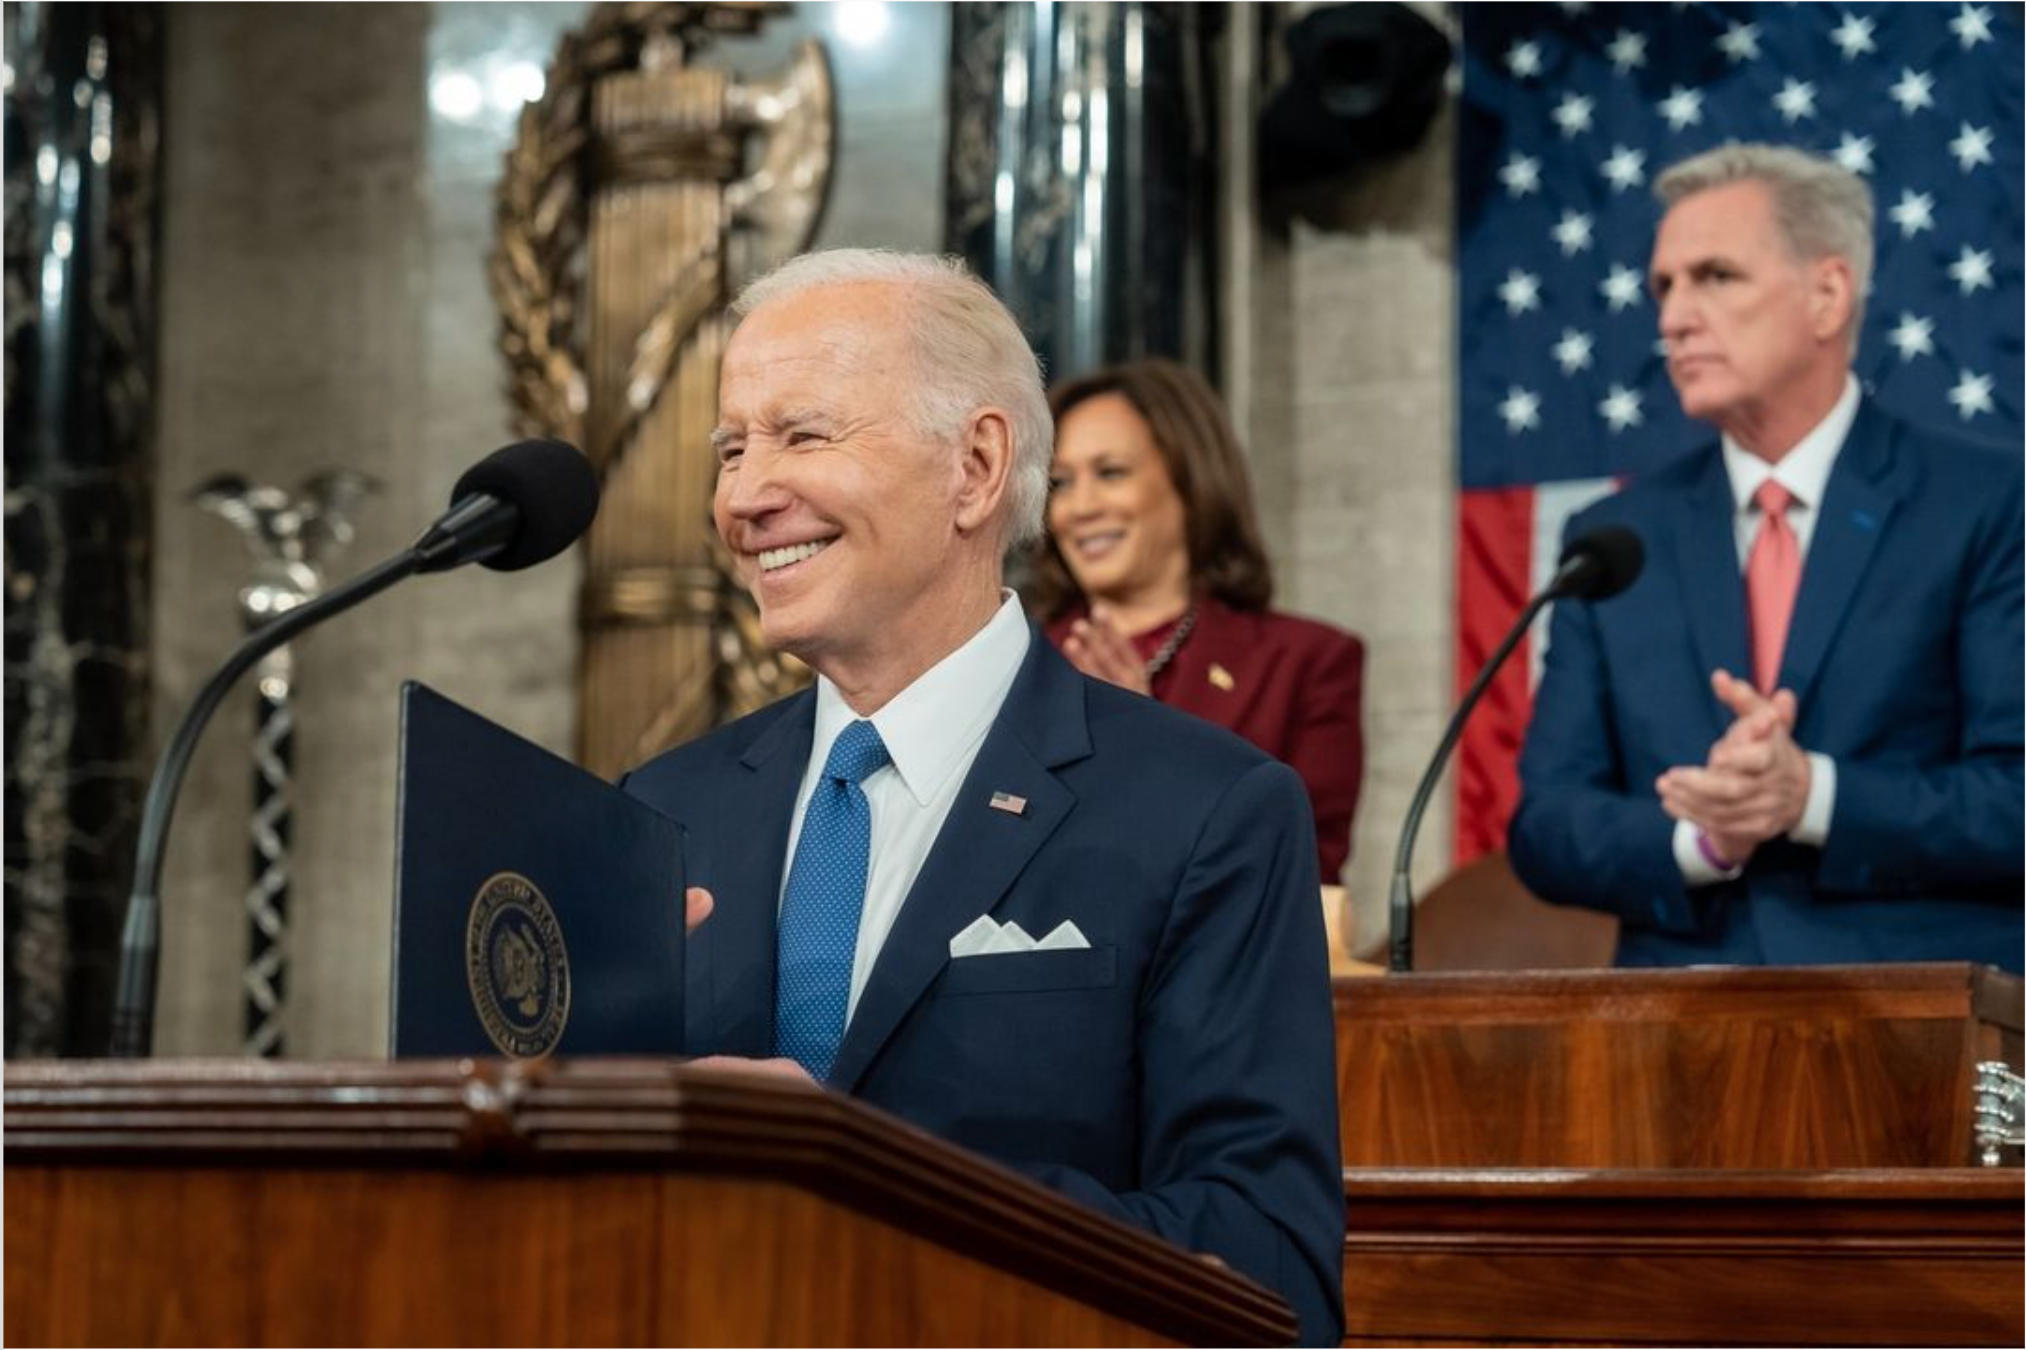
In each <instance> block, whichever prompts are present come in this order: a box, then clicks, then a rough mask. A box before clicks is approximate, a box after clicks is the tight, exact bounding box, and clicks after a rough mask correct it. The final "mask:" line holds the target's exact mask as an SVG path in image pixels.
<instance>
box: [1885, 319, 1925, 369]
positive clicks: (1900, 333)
mask: <svg viewBox="0 0 2026 1350" xmlns="http://www.w3.org/2000/svg"><path fill="white" fill-rule="evenodd" d="M1885 340H1886V341H1887V342H1890V343H1891V344H1892V345H1893V346H1894V347H1897V348H1898V349H1899V359H1900V360H1902V361H1911V360H1913V359H1914V358H1915V357H1916V356H1929V355H1932V354H1933V352H1934V349H1935V321H1934V320H1933V319H1923V318H1921V317H1919V316H1918V315H1914V314H1909V313H1906V312H1905V311H1904V310H1902V311H1901V312H1900V316H1899V323H1898V325H1897V326H1896V327H1894V328H1893V330H1892V331H1891V332H1890V333H1887V334H1886V335H1885Z"/></svg>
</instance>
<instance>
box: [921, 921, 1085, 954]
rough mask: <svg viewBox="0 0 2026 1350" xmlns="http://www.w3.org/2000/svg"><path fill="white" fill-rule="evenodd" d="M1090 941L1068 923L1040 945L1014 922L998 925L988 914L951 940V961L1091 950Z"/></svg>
mask: <svg viewBox="0 0 2026 1350" xmlns="http://www.w3.org/2000/svg"><path fill="white" fill-rule="evenodd" d="M1089 946H1090V939H1089V938H1087V937H1085V936H1084V935H1083V930H1082V929H1080V928H1078V927H1077V926H1076V925H1075V924H1074V923H1071V922H1070V921H1069V920H1068V919H1064V920H1063V921H1062V922H1061V923H1059V924H1057V925H1055V927H1054V929H1053V930H1052V931H1050V933H1049V934H1048V936H1047V937H1045V938H1042V939H1041V940H1040V941H1038V942H1037V941H1035V940H1034V938H1032V937H1031V936H1029V935H1028V932H1027V930H1026V929H1024V928H1022V927H1021V926H1020V925H1019V924H1017V923H1014V922H1012V921H1010V920H1009V921H1007V922H1006V923H1004V924H1000V923H997V922H995V921H994V920H993V918H992V916H991V915H989V914H980V915H979V916H978V917H977V918H976V919H974V920H973V921H972V922H971V923H970V924H968V925H967V926H966V927H965V928H964V931H963V932H961V933H959V934H957V935H956V936H955V937H953V938H951V939H950V957H951V959H952V960H955V959H957V958H959V957H965V956H1003V955H1007V954H1009V953H1013V952H1061V951H1073V950H1075V949H1077V948H1079V947H1089Z"/></svg>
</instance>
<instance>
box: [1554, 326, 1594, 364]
mask: <svg viewBox="0 0 2026 1350" xmlns="http://www.w3.org/2000/svg"><path fill="white" fill-rule="evenodd" d="M1590 346H1591V338H1590V335H1589V334H1588V333H1579V332H1577V331H1576V330H1575V329H1573V328H1564V329H1563V330H1562V340H1561V341H1560V342H1557V343H1556V344H1555V364H1556V365H1558V366H1560V367H1561V368H1562V374H1564V375H1573V374H1575V373H1576V372H1577V371H1579V370H1588V369H1589V368H1590Z"/></svg>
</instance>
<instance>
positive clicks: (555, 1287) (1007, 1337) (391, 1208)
mask: <svg viewBox="0 0 2026 1350" xmlns="http://www.w3.org/2000/svg"><path fill="white" fill-rule="evenodd" d="M135 1215H146V1216H149V1222H148V1223H147V1224H146V1225H145V1226H137V1225H135V1224H134V1223H133V1222H132V1220H133V1217H134V1216H135ZM7 1227H8V1235H7V1246H8V1261H9V1280H8V1283H9V1286H10V1288H9V1293H8V1299H7V1318H6V1322H7V1326H6V1332H7V1340H8V1342H9V1343H10V1344H33V1345H231V1344H239V1345H284V1346H285V1345H370V1346H406V1345H429V1346H454V1345H1108V1346H1109V1345H1121V1346H1123V1345H1171V1344H1175V1342H1173V1341H1168V1340H1164V1339H1162V1338H1160V1337H1158V1336H1155V1335H1153V1334H1152V1333H1150V1332H1149V1331H1147V1330H1146V1329H1145V1328H1142V1327H1137V1326H1135V1325H1133V1324H1132V1323H1130V1322H1127V1321H1123V1320H1121V1319H1119V1318H1116V1317H1112V1316H1110V1315H1108V1314H1106V1313H1104V1312H1103V1311H1101V1310H1099V1309H1096V1308H1092V1307H1089V1306H1087V1305H1083V1304H1080V1303H1077V1302H1075V1301H1073V1300H1069V1299H1064V1298H1062V1297H1060V1296H1058V1295H1056V1294H1054V1293H1052V1292H1051V1291H1048V1290H1046V1289H1043V1288H1041V1287H1039V1286H1036V1285H1034V1284H1032V1283H1030V1282H1028V1281H1025V1280H1023V1279H1021V1278H1019V1277H1018V1276H1016V1275H1014V1274H1012V1273H1010V1272H1007V1271H1004V1270H1000V1269H995V1268H993V1267H991V1266H989V1265H986V1264H985V1263H983V1262H980V1261H978V1260H975V1259H973V1258H971V1257H969V1256H966V1255H964V1254H962V1253H960V1252H956V1251H953V1250H950V1249H948V1248H943V1247H939V1246H934V1245H931V1244H926V1243H923V1242H920V1241H919V1240H917V1239H915V1238H913V1237H911V1236H910V1235H908V1234H906V1233H904V1232H902V1231H900V1230H898V1229H896V1228H893V1227H890V1226H888V1225H885V1224H883V1223H880V1222H878V1221H877V1220H874V1219H869V1218H867V1217H866V1216H864V1215H862V1214H855V1213H852V1212H850V1211H848V1210H845V1209H843V1208H841V1207H839V1206H837V1205H834V1204H831V1203H829V1202H827V1201H825V1200H823V1199H822V1198H820V1197H817V1196H813V1195H811V1194H809V1193H807V1192H806V1191H799V1190H797V1189H795V1188H793V1187H790V1186H786V1185H781V1184H774V1183H763V1182H745V1181H728V1180H723V1179H714V1178H710V1177H691V1176H670V1175H665V1174H663V1175H655V1174H651V1173H643V1174H588V1175H574V1176H567V1177H530V1176H525V1175H496V1176H471V1175H464V1174H458V1173H454V1172H444V1171H413V1172H404V1171H394V1172H382V1171H373V1172H357V1171H347V1170H338V1169H333V1170H301V1171H298V1170H283V1171H256V1170H250V1169H195V1170H179V1171H169V1170H164V1169H160V1168H93V1169H80V1170H69V1171H61V1172H59V1171H45V1170H43V1169H32V1168H31V1169H10V1170H9V1173H8V1177H7ZM30 1286H33V1287H36V1288H38V1289H39V1290H40V1294H39V1296H37V1297H20V1296H17V1289H18V1290H21V1291H25V1290H26V1289H27V1288H29V1287H30ZM38 1310H39V1313H40V1315H39V1316H38Z"/></svg>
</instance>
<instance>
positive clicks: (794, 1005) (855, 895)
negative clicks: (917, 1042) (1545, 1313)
mask: <svg viewBox="0 0 2026 1350" xmlns="http://www.w3.org/2000/svg"><path fill="white" fill-rule="evenodd" d="M889 762H890V757H889V756H888V755H887V753H886V743H885V742H883V741H881V740H880V739H879V730H878V728H876V727H874V726H873V725H872V723H870V722H853V723H852V724H851V725H850V726H848V727H846V728H845V729H844V731H843V732H842V733H841V734H840V735H839V736H838V737H837V740H836V741H835V743H833V744H832V745H831V747H830V758H829V759H828V760H827V761H826V762H825V763H824V765H823V777H822V778H821V779H820V780H819V781H818V782H817V784H816V791H815V792H814V793H813V794H812V795H811V796H810V798H809V809H808V811H807V812H806V813H804V815H803V817H802V835H801V837H800V838H799V839H797V840H796V841H795V861H794V864H793V865H792V866H791V867H790V868H789V869H788V890H787V893H786V894H785V895H784V896H783V897H782V899H781V922H780V950H779V957H778V960H777V961H776V962H775V967H774V1053H775V1054H777V1055H785V1056H786V1057H787V1058H789V1059H792V1060H794V1061H795V1062H796V1063H798V1064H800V1065H801V1066H802V1067H803V1068H805V1069H807V1070H808V1071H809V1074H810V1076H811V1077H812V1078H814V1079H815V1080H816V1081H817V1082H819V1083H820V1082H823V1081H824V1080H826V1079H827V1078H829V1076H830V1066H831V1064H832V1063H833V1062H834V1061H835V1060H836V1059H837V1047H838V1045H839V1043H840V1042H842V1041H843V1040H844V1012H845V1008H846V1006H847V1005H848V1004H849V1002H850V999H851V960H852V956H853V955H854V954H855V953H856V952H857V950H858V915H859V911H861V910H862V909H864V908H865V873H866V868H867V866H868V865H869V863H870V862H871V859H872V808H871V807H870V806H869V805H868V804H867V802H866V800H865V790H864V789H863V788H861V787H859V786H858V785H859V783H860V782H861V781H863V780H864V779H865V777H866V776H867V775H868V774H873V773H877V772H878V771H879V770H880V769H882V768H884V767H885V766H886V765H887V764H888V763H889Z"/></svg>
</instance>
